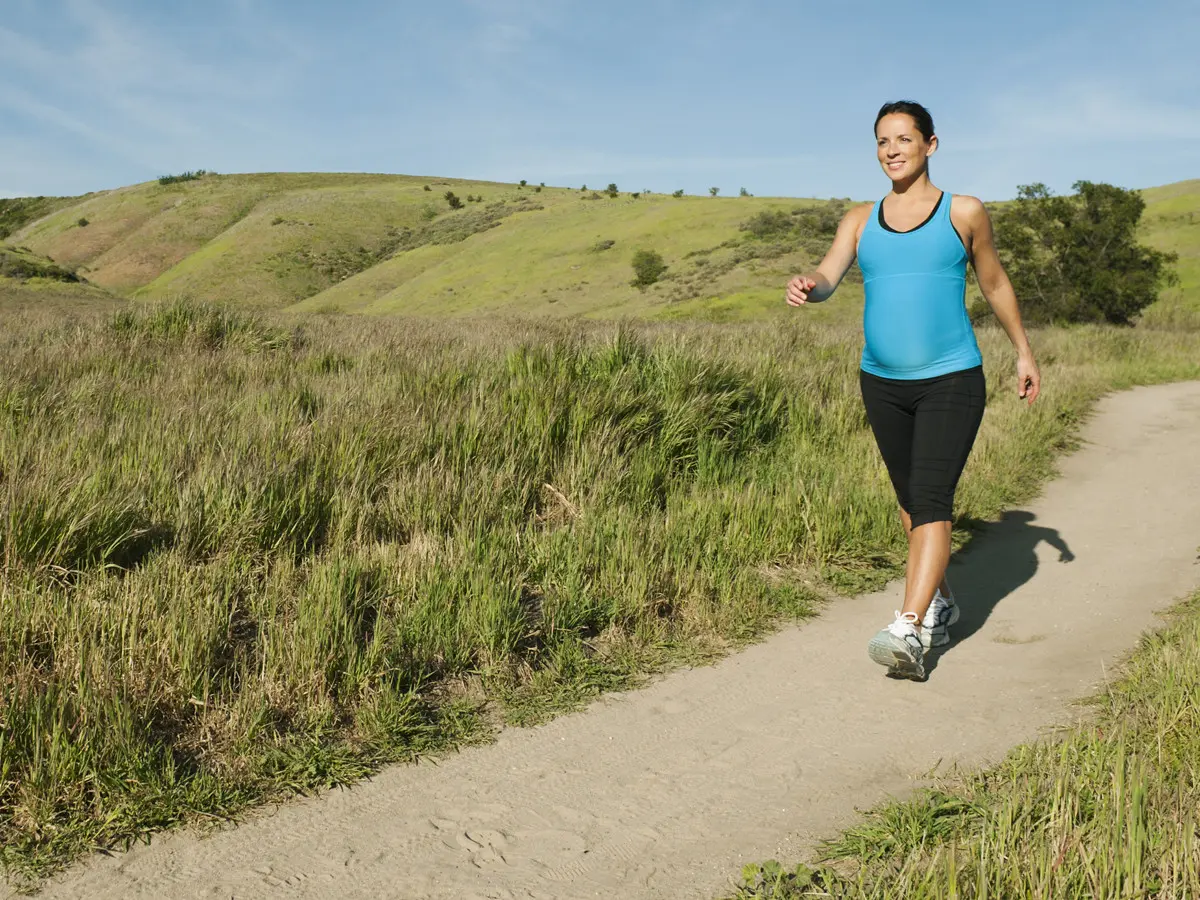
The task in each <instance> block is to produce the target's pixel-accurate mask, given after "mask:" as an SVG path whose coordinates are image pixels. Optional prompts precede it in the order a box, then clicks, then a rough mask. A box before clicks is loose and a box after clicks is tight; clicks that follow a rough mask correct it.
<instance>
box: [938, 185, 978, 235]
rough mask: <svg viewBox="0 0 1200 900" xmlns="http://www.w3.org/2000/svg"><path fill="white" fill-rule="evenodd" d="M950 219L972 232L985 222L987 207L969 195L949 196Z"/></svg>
mask: <svg viewBox="0 0 1200 900" xmlns="http://www.w3.org/2000/svg"><path fill="white" fill-rule="evenodd" d="M947 193H949V191H947ZM950 218H951V219H952V220H953V221H954V222H956V223H958V224H961V225H963V226H965V227H966V228H968V229H970V230H972V231H973V230H974V229H975V228H977V227H979V226H980V225H982V224H983V223H985V222H986V221H987V219H988V213H987V207H986V206H984V205H983V201H982V200H980V199H979V198H978V197H972V196H971V195H970V194H950Z"/></svg>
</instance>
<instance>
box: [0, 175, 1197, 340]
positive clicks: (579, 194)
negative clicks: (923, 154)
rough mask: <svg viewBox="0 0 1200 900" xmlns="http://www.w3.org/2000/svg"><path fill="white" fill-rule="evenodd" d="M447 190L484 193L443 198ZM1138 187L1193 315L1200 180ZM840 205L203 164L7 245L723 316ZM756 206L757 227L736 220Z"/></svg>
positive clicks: (538, 305) (351, 298)
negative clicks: (655, 275) (640, 281)
mask: <svg viewBox="0 0 1200 900" xmlns="http://www.w3.org/2000/svg"><path fill="white" fill-rule="evenodd" d="M447 190H453V191H454V193H455V194H456V195H457V196H458V197H459V198H460V199H461V200H464V201H467V200H468V198H474V197H481V198H482V199H481V200H480V201H479V202H466V203H465V204H464V205H463V206H462V208H460V209H457V210H452V209H451V208H450V206H449V204H448V203H447V202H446V200H445V199H444V194H445V192H446V191H447ZM1145 195H1146V198H1147V201H1148V208H1147V215H1146V219H1145V227H1144V232H1145V236H1146V239H1147V240H1148V241H1149V242H1151V243H1152V244H1154V245H1155V246H1157V247H1160V248H1162V249H1169V250H1174V251H1175V252H1178V253H1180V255H1181V260H1180V266H1179V272H1180V276H1181V284H1180V285H1179V286H1178V287H1176V288H1173V289H1171V290H1170V291H1169V292H1168V294H1167V295H1166V296H1165V297H1164V299H1163V301H1161V302H1160V304H1158V306H1159V308H1158V309H1152V310H1151V311H1150V313H1149V318H1150V319H1151V320H1154V321H1157V322H1159V323H1170V322H1172V321H1174V320H1175V319H1176V318H1177V317H1178V316H1179V315H1180V314H1181V313H1182V314H1184V315H1192V314H1200V257H1198V255H1197V254H1198V251H1197V247H1200V235H1198V234H1197V232H1196V231H1195V229H1196V228H1197V227H1200V222H1198V221H1197V219H1196V215H1197V213H1198V212H1200V181H1190V182H1181V183H1179V184H1174V185H1167V186H1165V187H1160V188H1152V189H1150V190H1147V191H1146V192H1145ZM843 207H844V203H842V202H832V201H815V200H794V199H786V198H753V197H737V198H734V197H730V198H720V197H719V198H715V199H714V198H711V197H680V198H675V197H672V196H669V195H660V194H654V195H642V196H640V197H636V198H635V197H634V196H633V195H631V194H627V193H622V194H620V195H619V196H617V197H616V198H610V197H608V196H607V195H605V194H598V193H596V192H594V191H592V190H588V191H581V190H577V189H566V188H545V189H539V188H535V187H533V186H529V187H524V188H522V187H520V186H517V185H511V184H498V183H491V182H475V181H461V180H446V179H429V178H419V177H409V176H395V175H339V174H332V175H313V174H267V175H228V176H214V175H208V176H205V177H203V178H200V179H197V180H192V181H186V182H181V183H177V184H170V185H161V184H159V183H158V182H151V183H147V184H141V185H133V186H130V187H127V188H122V189H119V190H116V191H109V192H105V193H100V194H94V195H88V196H87V197H84V198H79V199H77V200H76V201H75V202H69V203H66V204H65V205H63V206H62V208H59V209H57V210H53V211H50V213H49V214H48V215H45V216H44V217H42V218H40V219H38V220H37V221H34V222H31V223H29V224H27V225H25V227H23V228H22V229H20V230H19V231H17V232H16V233H14V234H13V235H12V236H11V238H10V243H12V244H19V245H22V246H25V247H28V248H29V249H30V250H32V251H33V252H35V253H39V254H42V255H44V256H46V257H48V258H50V259H53V260H55V261H56V262H57V263H58V264H60V265H63V266H66V267H68V268H73V267H77V270H78V272H79V273H80V274H81V275H83V276H85V277H86V278H87V279H88V281H90V282H92V283H93V284H95V285H98V286H100V287H103V288H105V289H107V290H109V291H112V292H115V293H118V294H121V295H123V296H129V297H134V298H146V299H158V298H165V297H173V296H180V295H190V296H194V297H197V298H200V299H206V300H218V301H230V302H236V303H238V304H249V305H255V306H263V307H268V308H275V309H280V308H290V309H294V310H296V311H320V312H333V311H341V312H352V313H399V314H422V315H430V314H432V315H465V314H479V313H489V312H499V311H504V312H507V313H516V314H519V315H537V316H541V315H549V316H578V315H583V316H589V317H614V316H638V317H651V318H704V319H710V320H726V319H743V318H758V317H761V316H763V315H765V314H768V313H769V312H772V311H774V310H776V309H777V308H778V304H779V302H780V296H781V285H782V284H783V282H784V281H785V280H786V278H787V277H788V276H789V275H790V274H791V273H793V272H795V271H796V270H797V269H799V268H802V267H804V266H806V265H809V264H811V263H812V261H813V260H814V259H815V258H816V257H817V256H819V254H820V253H821V252H822V250H823V249H824V247H825V246H827V245H828V240H829V237H830V236H831V234H832V232H831V222H833V221H835V220H836V219H835V217H836V214H837V212H838V211H839V210H840V209H841V208H843ZM764 214H765V215H764ZM81 221H86V222H87V224H86V225H82V226H81V224H80V222H81ZM752 221H753V222H755V228H754V230H753V232H748V231H744V230H742V226H744V225H746V224H747V223H750V222H752ZM639 248H647V249H653V250H656V251H658V252H659V253H661V254H662V256H663V257H664V259H665V261H666V263H667V265H668V267H669V268H668V270H667V273H666V277H665V278H664V280H663V281H662V282H661V283H659V284H657V285H654V286H653V287H651V288H649V289H648V290H645V291H642V290H639V289H637V288H634V287H632V286H631V285H630V284H629V281H630V278H631V275H632V273H631V269H630V259H631V257H632V254H633V253H634V251H635V250H637V249H639ZM854 274H856V273H854ZM860 303H861V288H860V286H859V285H858V284H857V283H856V279H855V278H854V277H853V275H852V277H851V278H850V279H849V281H848V283H847V284H846V286H845V288H844V289H843V291H842V292H841V293H840V294H839V297H838V300H837V302H835V303H833V304H830V305H829V306H828V307H822V308H819V309H815V310H812V311H811V312H812V314H815V315H817V316H818V317H819V318H829V317H832V318H845V317H854V316H856V315H857V310H858V308H859V305H860Z"/></svg>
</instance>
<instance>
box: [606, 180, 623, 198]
mask: <svg viewBox="0 0 1200 900" xmlns="http://www.w3.org/2000/svg"><path fill="white" fill-rule="evenodd" d="M604 192H605V193H606V194H608V196H610V197H616V196H617V194H619V193H620V191H618V190H617V185H616V183H615V182H609V185H608V187H607V188H605V189H604Z"/></svg>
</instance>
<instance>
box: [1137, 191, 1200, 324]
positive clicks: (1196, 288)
mask: <svg viewBox="0 0 1200 900" xmlns="http://www.w3.org/2000/svg"><path fill="white" fill-rule="evenodd" d="M1142 194H1143V196H1145V198H1146V213H1145V218H1144V219H1143V220H1142V230H1141V233H1142V239H1143V240H1144V241H1146V242H1147V243H1148V244H1150V245H1151V246H1153V247H1156V248H1157V249H1159V250H1166V251H1169V252H1172V253H1177V254H1179V262H1178V263H1177V264H1176V266H1175V270H1176V272H1177V273H1178V275H1179V284H1178V285H1177V286H1175V287H1171V288H1167V289H1166V290H1165V291H1164V292H1163V296H1162V297H1161V299H1159V301H1158V302H1157V303H1155V304H1154V305H1153V306H1151V307H1149V308H1148V309H1147V310H1146V312H1145V314H1144V316H1143V321H1144V324H1146V325H1150V326H1152V327H1160V328H1175V327H1197V326H1200V180H1194V181H1181V182H1179V183H1178V184H1170V185H1166V186H1165V187H1160V188H1151V189H1150V190H1147V191H1143V192H1142Z"/></svg>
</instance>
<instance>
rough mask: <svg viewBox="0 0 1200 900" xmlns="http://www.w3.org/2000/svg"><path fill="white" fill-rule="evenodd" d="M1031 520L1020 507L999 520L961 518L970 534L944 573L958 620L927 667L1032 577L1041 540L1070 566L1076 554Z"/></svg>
mask: <svg viewBox="0 0 1200 900" xmlns="http://www.w3.org/2000/svg"><path fill="white" fill-rule="evenodd" d="M1035 518H1036V516H1034V514H1033V513H1031V512H1028V511H1026V510H1022V509H1015V510H1009V511H1008V512H1006V513H1004V515H1003V516H1001V517H1000V521H998V522H984V521H980V520H977V519H974V520H973V519H967V520H960V522H959V523H958V524H962V525H966V526H967V527H968V528H970V529H971V531H972V537H971V541H970V543H969V544H967V546H966V548H965V549H964V550H963V551H962V552H961V553H960V554H958V555H956V558H955V559H954V560H953V561H952V562H951V564H950V569H949V570H948V571H947V573H946V577H947V580H948V581H949V582H950V588H951V590H953V591H954V594H955V596H956V597H960V598H962V600H961V601H960V603H959V620H958V623H957V624H956V625H955V626H954V627H953V628H952V629H951V632H950V634H951V637H952V639H951V642H950V643H949V644H947V645H946V646H945V647H944V648H942V650H941V652H940V653H937V654H935V655H934V656H933V658H932V659H931V660H930V663H931V664H927V666H926V668H927V670H928V671H933V670H934V669H935V668H937V658H938V656H940V655H941V654H942V653H948V652H950V651H952V650H954V648H955V647H957V646H958V645H959V644H961V643H963V641H965V640H967V639H968V638H970V637H971V636H972V635H973V634H975V632H977V631H979V629H980V628H982V627H983V625H984V623H985V622H987V620H988V617H989V616H991V614H992V610H994V609H995V608H996V606H997V605H998V604H999V603H1000V601H1001V600H1003V599H1004V598H1005V597H1007V596H1008V595H1009V594H1011V593H1012V592H1013V591H1015V590H1016V589H1017V588H1019V587H1020V586H1021V585H1023V584H1025V583H1026V582H1027V581H1029V580H1030V579H1032V578H1033V576H1034V575H1036V574H1037V570H1038V558H1037V553H1036V552H1035V550H1036V549H1037V546H1038V544H1040V543H1042V541H1045V542H1046V543H1047V544H1049V545H1050V546H1051V547H1053V548H1054V549H1055V550H1057V551H1058V560H1059V562H1064V563H1069V562H1071V561H1072V560H1074V559H1075V554H1074V553H1072V552H1071V548H1070V547H1068V546H1067V542H1066V541H1064V540H1063V538H1062V536H1061V535H1060V534H1059V533H1058V532H1057V531H1056V530H1055V529H1053V528H1046V527H1043V526H1041V525H1033V524H1031V523H1032V522H1033V521H1034V519H1035Z"/></svg>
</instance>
